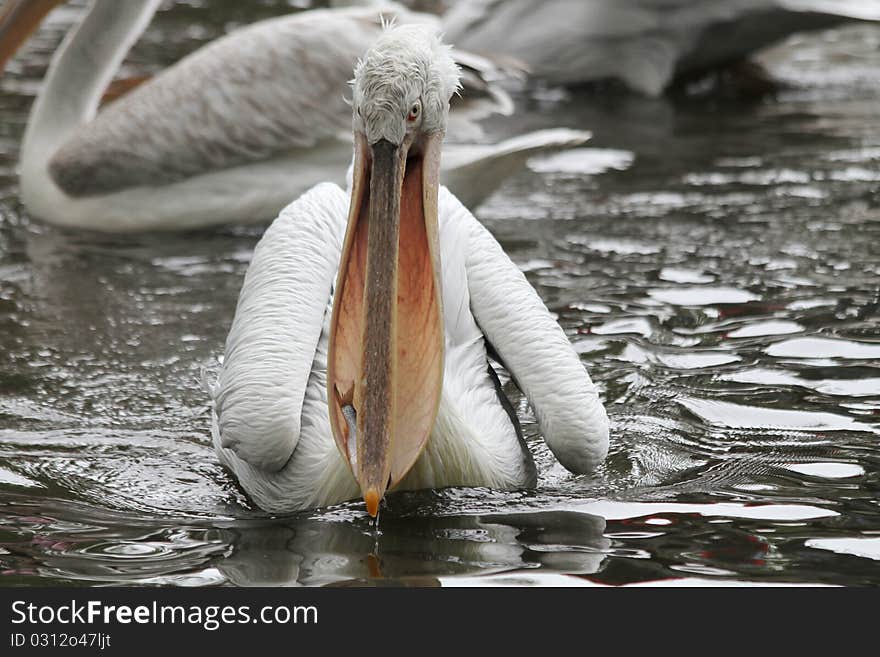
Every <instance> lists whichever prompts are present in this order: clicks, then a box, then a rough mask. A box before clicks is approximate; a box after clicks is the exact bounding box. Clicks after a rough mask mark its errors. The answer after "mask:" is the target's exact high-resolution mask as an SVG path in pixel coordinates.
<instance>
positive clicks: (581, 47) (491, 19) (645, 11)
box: [443, 0, 880, 96]
mask: <svg viewBox="0 0 880 657" xmlns="http://www.w3.org/2000/svg"><path fill="white" fill-rule="evenodd" d="M846 20H871V21H876V20H880V3H878V2H864V1H863V0H540V1H539V0H457V2H455V3H454V4H453V6H452V8H451V9H450V10H449V11H448V12H447V13H446V14H445V15H444V16H443V30H444V33H445V35H446V37H447V38H449V39H450V40H451V41H452V42H453V43H455V44H456V46H458V47H461V48H466V49H470V50H473V51H474V52H486V53H493V54H494V55H506V56H510V57H516V58H517V59H519V60H521V61H522V62H523V63H525V65H526V66H527V67H528V68H529V70H530V71H531V73H532V74H533V75H534V76H535V77H536V78H539V79H541V80H544V81H546V82H550V83H552V84H562V85H575V84H582V83H585V82H591V81H596V80H603V79H609V78H615V79H618V80H621V81H623V82H624V83H625V84H626V85H627V86H628V87H630V88H631V89H633V90H635V91H638V92H641V93H644V94H646V95H650V96H656V95H658V94H660V93H661V92H662V91H663V90H664V89H666V88H667V87H668V86H669V85H670V83H672V82H673V80H675V79H676V78H679V77H682V76H692V75H696V74H700V73H704V72H706V71H709V70H712V69H713V68H718V67H723V66H726V65H730V64H735V63H738V62H740V61H742V60H743V59H745V58H746V57H748V56H749V55H751V54H752V53H754V52H756V51H758V50H759V49H761V48H765V47H767V46H770V45H772V44H773V43H775V42H777V41H780V40H782V39H784V38H785V37H787V36H789V35H791V34H793V33H795V32H802V31H807V30H816V29H823V28H828V27H831V26H833V25H836V24H838V23H840V22H843V21H846Z"/></svg>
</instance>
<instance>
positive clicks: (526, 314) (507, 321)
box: [440, 189, 608, 473]
mask: <svg viewBox="0 0 880 657" xmlns="http://www.w3.org/2000/svg"><path fill="white" fill-rule="evenodd" d="M440 202H441V205H445V206H446V207H445V208H444V210H443V211H444V214H445V213H448V214H449V215H450V216H452V215H454V216H455V217H457V218H458V220H459V221H461V222H462V223H464V224H465V225H464V226H463V227H462V228H461V230H462V231H466V234H467V235H468V239H467V240H466V241H465V243H466V244H467V256H466V271H467V286H468V291H469V293H470V305H471V311H472V312H473V315H474V318H475V319H476V321H477V324H478V325H479V327H480V329H481V330H482V332H483V334H484V335H485V336H486V339H487V340H488V341H489V342H490V343H491V344H492V346H493V347H494V348H495V350H496V352H497V353H498V354H499V355H500V357H501V359H502V360H503V362H504V364H505V366H506V367H507V369H508V370H509V371H510V373H511V374H512V375H513V377H514V379H515V380H516V382H517V385H519V387H520V388H521V389H522V391H523V393H525V395H526V397H528V399H529V402H530V403H531V405H532V408H533V409H534V411H535V416H536V417H537V420H538V424H539V425H540V427H541V432H542V434H543V436H544V440H545V441H546V443H547V445H548V447H550V449H551V451H552V452H553V454H554V455H555V456H556V458H557V459H559V462H560V463H562V465H564V466H565V467H566V468H568V469H569V470H571V471H572V472H577V473H581V472H589V471H590V470H592V469H593V468H594V467H595V466H596V465H597V464H599V463H600V462H602V460H603V459H604V458H605V455H606V453H607V451H608V417H607V415H606V414H605V408H604V407H603V405H602V402H601V401H600V399H599V395H598V392H597V390H596V387H595V386H594V385H593V382H592V381H591V380H590V375H589V374H588V373H587V371H586V369H585V368H584V365H583V363H581V361H580V358H578V355H577V354H576V353H575V351H574V349H572V346H571V343H570V342H569V341H568V338H567V337H566V335H565V333H564V332H563V330H562V328H561V327H560V326H559V324H557V323H556V321H555V320H554V319H553V317H552V316H551V315H550V313H549V312H548V310H547V308H546V306H545V305H544V302H543V301H542V300H541V298H540V297H539V296H538V293H537V292H536V291H535V289H534V288H533V287H532V286H531V285H530V284H529V282H528V281H527V280H526V277H525V276H524V275H523V273H522V272H521V271H520V270H519V268H517V266H516V265H514V264H513V262H511V260H510V258H508V257H507V255H506V254H505V253H504V251H503V250H502V248H501V245H500V244H498V242H497V241H496V240H495V238H494V237H492V235H491V233H489V231H488V230H486V228H485V227H483V226H482V225H481V224H480V223H479V222H478V221H477V220H476V219H475V218H474V216H473V215H472V214H471V213H470V212H468V211H467V209H465V208H464V206H462V205H461V203H460V202H459V201H458V200H457V199H456V198H455V197H454V196H452V194H450V193H449V192H448V190H446V189H443V190H442V191H441V199H440Z"/></svg>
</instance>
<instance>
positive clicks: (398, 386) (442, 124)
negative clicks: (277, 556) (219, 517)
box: [213, 25, 608, 516]
mask: <svg viewBox="0 0 880 657" xmlns="http://www.w3.org/2000/svg"><path fill="white" fill-rule="evenodd" d="M458 80H459V74H458V69H457V67H456V65H455V63H454V61H453V59H452V57H451V55H450V51H449V49H448V48H447V47H446V46H444V45H443V44H442V43H441V42H440V40H439V38H438V37H437V35H436V33H434V32H433V31H431V30H429V29H428V28H426V27H424V26H414V25H413V26H405V25H404V26H397V27H393V28H388V29H386V31H384V32H383V34H382V35H381V36H380V37H379V39H378V41H377V42H376V43H375V45H374V46H373V47H372V48H371V49H370V50H369V51H368V52H367V54H366V55H365V56H364V57H363V58H362V60H361V61H360V62H359V63H358V65H357V67H356V69H355V78H354V83H353V98H352V104H353V119H352V123H353V128H354V130H353V132H354V162H353V165H352V167H351V183H350V189H349V190H348V192H344V191H343V190H342V189H341V188H340V187H338V186H337V185H335V184H332V183H324V184H320V185H318V186H316V187H314V188H312V189H311V190H309V191H308V192H306V193H305V194H304V195H302V196H301V197H300V198H299V199H297V200H296V201H294V202H293V203H292V204H290V205H289V206H288V207H287V208H286V209H284V210H283V211H282V212H281V214H280V216H279V217H278V218H277V219H276V220H275V221H274V222H273V223H272V225H271V226H270V227H269V228H268V229H267V231H266V233H265V235H264V236H263V238H262V239H261V241H260V242H259V244H258V245H257V247H256V250H255V252H254V257H253V260H252V262H251V265H250V267H249V269H248V272H247V274H246V276H245V279H244V283H243V285H242V290H241V295H240V297H239V301H238V307H237V309H236V313H235V318H234V319H233V322H232V327H231V329H230V332H229V336H228V338H227V342H226V351H225V356H224V360H223V365H222V370H221V371H220V373H219V376H218V379H217V382H216V385H215V386H214V388H213V399H214V412H213V439H214V444H215V447H216V449H217V453H218V455H219V458H220V460H221V461H222V462H223V463H224V464H225V465H226V466H227V467H228V468H229V469H230V470H231V471H232V472H233V473H234V474H235V476H236V477H237V479H238V481H239V482H240V483H241V485H242V487H243V488H244V490H245V491H246V492H247V493H248V495H249V496H250V498H251V499H252V500H253V501H254V502H255V503H256V504H257V505H258V506H259V507H261V508H262V509H264V510H266V511H270V512H274V513H286V512H292V511H298V510H302V509H307V508H312V507H318V506H325V505H329V504H334V503H337V502H341V501H344V500H350V499H355V498H358V497H362V498H363V499H364V501H365V503H366V507H367V510H368V512H369V513H370V514H371V515H374V516H375V515H376V514H377V513H378V509H379V503H380V501H381V500H382V498H383V497H384V495H385V493H386V492H387V491H388V490H392V489H417V488H439V487H446V486H488V487H492V488H496V489H502V490H511V489H519V488H525V487H530V486H534V485H535V483H536V470H535V465H534V463H533V460H532V457H531V454H530V452H529V450H528V448H527V447H526V445H525V443H524V442H523V438H522V435H521V432H520V430H519V424H518V421H517V419H516V415H515V413H514V412H513V409H512V408H511V406H510V404H509V402H508V401H507V399H506V398H505V397H504V395H503V393H502V392H501V390H500V386H499V384H498V379H497V377H496V375H495V372H494V370H493V369H492V367H491V365H490V364H489V360H488V353H489V349H490V345H491V348H492V349H493V350H494V352H496V353H497V354H498V356H499V358H500V359H501V360H502V361H503V363H504V365H505V366H506V368H507V369H508V370H509V371H510V373H511V375H512V376H513V378H514V379H515V380H516V382H517V384H518V385H519V387H520V388H521V389H522V390H523V392H524V393H525V395H526V396H527V397H528V399H529V401H530V403H531V405H532V407H533V408H534V411H535V415H536V418H537V420H538V423H539V425H540V427H541V431H542V434H543V438H544V440H545V441H546V443H547V445H548V446H549V448H550V449H551V451H552V452H553V453H554V454H555V455H556V457H557V459H558V460H559V461H560V462H561V463H562V464H563V465H564V466H565V467H566V468H568V469H569V470H571V471H572V472H576V473H583V472H588V471H590V470H591V469H592V468H594V467H595V466H596V465H597V464H598V463H600V462H601V461H602V460H603V459H604V457H605V455H606V452H607V449H608V420H607V416H606V414H605V410H604V408H603V406H602V403H601V401H600V400H599V396H598V393H597V391H596V388H595V387H594V385H593V383H592V382H591V380H590V377H589V375H588V374H587V372H586V370H585V369H584V366H583V364H582V363H581V362H580V359H579V358H578V356H577V354H576V353H575V352H574V350H573V349H572V347H571V345H570V343H569V341H568V339H567V338H566V336H565V334H564V332H563V331H562V329H561V328H560V327H559V325H558V324H557V323H556V322H555V321H554V319H553V318H552V316H551V315H550V313H549V312H548V311H547V309H546V307H545V306H544V304H543V302H542V301H541V299H540V297H539V296H538V294H537V293H536V292H535V290H534V289H533V288H532V287H531V286H530V285H529V283H528V281H527V280H526V279H525V277H524V276H523V274H522V273H521V272H520V271H519V269H518V268H517V267H516V266H515V265H514V264H513V263H512V262H511V261H510V260H509V259H508V258H507V256H506V255H505V254H504V252H503V251H502V249H501V247H500V245H499V244H498V243H497V242H496V241H495V240H494V239H493V238H492V236H491V235H490V234H489V232H488V231H487V230H486V229H485V228H484V227H483V226H482V225H481V224H479V223H478V222H477V221H476V219H475V218H474V217H473V215H472V214H471V213H470V212H469V211H468V210H467V209H466V208H465V207H464V205H462V203H461V202H460V201H459V200H458V199H456V198H455V196H453V194H452V193H451V192H449V191H448V190H447V189H446V188H445V187H443V186H441V185H440V183H439V170H440V150H441V143H442V140H443V134H444V132H445V130H446V126H447V120H448V113H449V101H450V98H451V97H452V95H453V93H454V92H455V90H456V88H457V86H458Z"/></svg>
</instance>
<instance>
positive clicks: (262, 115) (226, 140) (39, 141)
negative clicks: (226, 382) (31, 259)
mask: <svg viewBox="0 0 880 657" xmlns="http://www.w3.org/2000/svg"><path fill="white" fill-rule="evenodd" d="M160 1H161V0H139V1H138V2H119V1H118V0H93V1H92V3H91V6H90V8H89V10H88V11H87V13H86V14H85V16H84V18H83V19H82V21H81V22H80V23H79V24H78V25H77V26H76V27H75V28H74V29H72V30H71V31H70V32H69V33H68V34H67V36H66V38H65V39H64V41H63V43H62V44H61V46H60V47H59V48H58V50H57V51H56V52H55V53H54V55H53V58H52V61H51V64H50V66H49V70H48V71H47V74H46V77H45V80H44V83H43V85H42V87H41V89H40V92H39V94H38V96H37V99H36V101H35V103H34V106H33V108H32V111H31V115H30V117H29V120H28V124H27V128H26V130H25V134H24V139H23V142H22V152H21V162H20V182H21V196H22V200H23V201H24V204H25V206H26V207H27V208H28V210H29V212H30V214H31V215H33V216H35V217H37V218H39V219H42V220H44V221H47V222H50V223H53V224H56V225H60V226H68V227H74V228H85V229H92V230H100V231H110V232H125V231H138V230H141V231H142V230H162V229H189V228H197V227H201V226H207V225H212V224H221V223H229V222H250V221H254V222H258V221H265V222H268V221H269V220H271V219H272V218H274V217H275V216H276V215H277V214H278V212H279V210H280V209H281V208H283V207H284V206H285V205H287V203H289V201H290V199H291V198H296V197H297V196H298V195H300V194H301V193H302V192H304V191H305V190H306V189H308V188H310V187H311V186H313V185H315V184H316V183H318V182H320V181H323V180H327V179H330V177H331V175H332V174H333V173H337V174H338V172H340V171H341V172H344V171H345V164H346V163H347V162H348V161H349V159H350V156H351V141H350V136H349V135H346V131H347V128H346V125H347V121H348V116H349V112H350V111H349V108H348V106H347V105H346V101H345V98H344V97H343V94H342V91H341V89H342V85H343V83H344V82H346V81H347V80H348V76H350V75H351V70H352V66H353V65H354V63H355V61H356V59H357V57H358V56H359V55H361V54H362V53H363V52H364V51H365V50H366V48H367V47H368V46H369V45H370V44H371V43H372V41H373V40H374V39H375V37H376V35H377V34H378V33H379V30H380V29H381V22H382V20H383V19H384V20H391V19H394V20H397V21H398V22H400V23H404V22H423V21H435V22H436V20H437V19H436V18H435V17H431V16H427V15H423V14H417V13H414V12H409V11H407V10H405V9H404V8H402V7H399V6H396V5H393V4H389V5H383V6H382V8H381V9H375V8H374V9H370V8H351V9H330V10H315V11H308V12H301V13H296V14H292V15H287V16H281V17H278V18H274V19H269V20H264V21H261V22H259V23H255V24H253V25H250V26H248V27H245V28H242V29H239V30H236V31H234V32H233V33H231V34H229V35H226V36H225V37H222V38H220V39H217V40H216V41H214V42H212V43H210V44H208V45H207V46H205V47H203V48H201V49H199V50H197V51H196V52H194V53H192V54H190V55H188V56H187V57H185V58H183V59H182V60H180V61H179V62H177V63H176V64H175V65H173V66H171V67H170V68H168V69H167V70H165V71H162V72H161V73H160V74H159V75H157V76H156V77H154V78H152V79H150V80H148V81H146V82H144V83H142V84H140V85H139V86H137V87H136V88H134V89H132V90H131V91H129V92H128V93H126V94H124V95H122V96H121V97H120V98H118V99H117V100H115V101H114V102H112V103H109V104H107V105H106V106H105V107H103V108H99V105H100V103H101V99H102V96H103V95H104V93H105V90H106V89H107V87H108V83H110V81H111V80H112V79H113V75H114V73H115V72H116V70H117V69H118V67H119V65H120V64H121V63H122V60H123V58H124V57H125V54H126V53H127V51H128V50H129V48H130V47H131V46H132V44H133V43H134V42H135V41H136V40H137V39H138V37H139V36H140V34H141V33H142V32H143V31H144V29H146V27H147V25H148V24H149V22H150V20H151V18H152V16H153V14H154V13H155V11H156V9H157V8H158V6H159V4H160ZM61 2H62V0H8V1H7V3H6V4H5V5H4V7H3V10H2V12H0V68H2V66H3V64H4V62H5V61H6V60H7V59H8V58H9V57H11V56H12V54H13V53H14V52H15V51H16V49H17V47H18V46H19V45H20V44H21V43H23V42H24V40H25V39H26V38H27V36H28V34H29V33H30V32H31V31H33V30H34V29H35V28H36V26H37V25H38V24H39V23H40V21H41V20H42V18H43V17H44V16H45V15H46V14H47V13H48V12H49V11H50V10H51V9H52V8H53V7H55V6H56V5H58V4H61ZM460 56H461V57H462V59H464V61H465V62H466V63H467V64H468V65H469V66H470V67H471V69H470V72H471V79H472V81H473V83H474V84H473V85H472V86H473V87H475V88H482V89H483V91H485V92H486V93H484V94H483V99H484V102H482V103H477V105H478V106H479V107H478V112H477V114H478V115H480V114H482V115H485V113H486V111H487V107H492V108H495V109H497V111H499V112H509V111H511V108H512V105H511V103H510V99H509V97H507V96H506V94H504V93H503V92H502V91H501V90H500V89H499V88H498V87H497V85H490V84H488V83H487V82H486V80H485V79H484V78H482V77H480V76H481V74H482V73H486V72H487V69H491V64H490V63H489V62H487V61H486V60H485V59H481V58H477V57H473V56H467V55H466V54H465V53H460ZM488 72H492V71H491V70H489V71H488ZM495 72H497V71H495ZM99 109H100V111H99ZM472 115H473V114H471V116H472ZM460 123H463V124H464V123H467V121H465V120H462V121H460ZM472 137H473V134H471V141H473V139H472ZM588 137H589V134H588V133H585V132H583V131H574V130H545V131H538V132H535V133H530V134H528V135H523V136H520V137H518V138H515V139H511V140H507V141H504V142H501V143H499V144H494V145H471V146H462V147H460V148H459V149H457V151H456V152H455V153H452V154H451V155H452V157H451V158H448V160H447V163H446V164H447V166H446V168H445V170H444V172H443V179H444V181H445V182H447V183H448V184H449V185H451V186H452V188H453V189H454V190H455V191H456V192H457V193H459V194H460V195H461V196H462V198H463V200H465V201H466V202H467V203H468V204H469V205H473V204H476V203H478V202H479V201H480V200H481V199H482V198H484V197H485V196H486V195H488V194H489V193H491V191H492V190H493V189H494V187H495V186H497V185H498V183H499V182H500V181H501V180H502V179H503V178H504V177H505V176H506V175H508V174H509V173H510V172H511V170H512V169H514V168H516V167H518V166H520V165H522V163H523V162H524V161H525V160H526V159H527V157H528V156H529V155H531V154H534V153H536V152H540V151H542V150H547V149H553V148H561V147H567V146H573V145H577V144H580V143H582V142H583V141H584V140H585V139H587V138H588ZM338 181H339V182H343V179H342V178H341V177H340V178H339V180H338Z"/></svg>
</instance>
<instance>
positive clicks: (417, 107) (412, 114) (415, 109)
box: [406, 103, 422, 121]
mask: <svg viewBox="0 0 880 657" xmlns="http://www.w3.org/2000/svg"><path fill="white" fill-rule="evenodd" d="M421 111H422V105H421V103H414V104H413V106H412V107H410V108H409V114H408V115H407V117H406V120H407V121H415V120H416V119H417V118H419V114H420V113H421Z"/></svg>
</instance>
